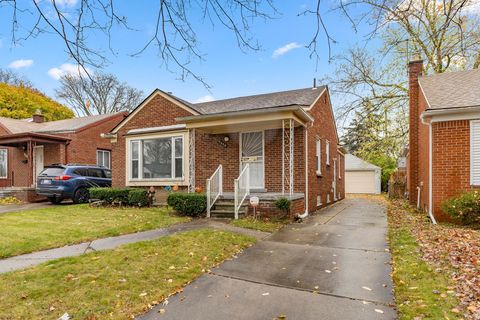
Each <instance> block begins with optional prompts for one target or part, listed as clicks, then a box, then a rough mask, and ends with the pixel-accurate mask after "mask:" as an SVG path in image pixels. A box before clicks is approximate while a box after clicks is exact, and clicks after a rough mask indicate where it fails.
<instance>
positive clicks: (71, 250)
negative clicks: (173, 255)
mask: <svg viewBox="0 0 480 320" xmlns="http://www.w3.org/2000/svg"><path fill="white" fill-rule="evenodd" d="M203 228H211V229H217V230H225V231H232V232H236V233H241V234H245V235H249V236H252V237H255V238H257V239H259V240H260V239H263V238H266V237H267V236H269V235H270V233H266V232H261V231H256V230H249V229H243V228H237V227H235V226H232V225H229V224H227V223H224V222H221V221H216V220H207V219H201V220H194V221H191V222H187V223H182V224H176V225H172V226H170V227H167V228H160V229H154V230H149V231H143V232H137V233H131V234H126V235H122V236H117V237H109V238H102V239H97V240H93V241H90V242H83V243H80V244H75V245H70V246H65V247H60V248H55V249H49V250H43V251H37V252H33V253H29V254H23V255H19V256H14V257H11V258H7V259H2V260H0V274H1V273H5V272H10V271H15V270H20V269H24V268H27V267H31V266H34V265H37V264H40V263H44V262H47V261H50V260H54V259H60V258H65V257H73V256H79V255H81V254H84V253H88V252H92V251H100V250H107V249H114V248H116V247H118V246H121V245H124V244H128V243H134V242H140V241H146V240H153V239H157V238H159V237H163V236H168V235H171V234H174V233H178V232H185V231H190V230H197V229H203Z"/></svg>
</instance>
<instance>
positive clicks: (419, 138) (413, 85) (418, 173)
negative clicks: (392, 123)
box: [407, 61, 429, 208]
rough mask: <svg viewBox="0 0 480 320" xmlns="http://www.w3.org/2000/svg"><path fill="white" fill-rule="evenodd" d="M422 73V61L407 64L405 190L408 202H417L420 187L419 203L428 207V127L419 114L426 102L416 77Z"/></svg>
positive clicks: (423, 109) (423, 206) (424, 107)
mask: <svg viewBox="0 0 480 320" xmlns="http://www.w3.org/2000/svg"><path fill="white" fill-rule="evenodd" d="M422 73H423V61H413V62H410V64H409V154H408V160H407V161H408V165H407V177H408V178H407V181H408V183H407V191H408V193H409V199H410V203H412V204H414V205H416V203H417V187H420V188H421V196H420V198H421V201H420V202H421V204H420V206H421V207H422V208H425V205H427V207H428V173H429V171H428V167H429V164H428V163H429V162H428V161H429V160H428V157H429V150H428V148H429V143H428V142H429V129H428V126H427V125H424V124H422V122H421V119H420V115H421V113H422V112H423V111H425V110H426V108H427V103H426V101H425V98H424V97H423V94H422V92H421V90H420V86H419V83H418V77H419V76H421V75H422Z"/></svg>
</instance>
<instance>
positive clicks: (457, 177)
mask: <svg viewBox="0 0 480 320" xmlns="http://www.w3.org/2000/svg"><path fill="white" fill-rule="evenodd" d="M432 146H433V148H432V158H433V163H432V173H433V174H432V185H433V189H432V198H433V199H432V200H433V213H434V215H435V218H437V219H438V220H440V221H442V220H448V217H447V216H446V215H445V214H443V213H442V211H441V209H440V204H441V202H442V201H443V200H445V199H447V198H450V197H453V196H455V195H458V194H459V193H461V192H462V191H466V190H471V189H473V187H472V186H470V122H469V121H468V120H460V121H448V122H437V123H433V124H432Z"/></svg>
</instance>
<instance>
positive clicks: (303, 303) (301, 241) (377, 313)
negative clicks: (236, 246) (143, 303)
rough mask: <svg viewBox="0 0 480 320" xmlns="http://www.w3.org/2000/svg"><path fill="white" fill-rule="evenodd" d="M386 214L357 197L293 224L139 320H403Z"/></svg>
mask: <svg viewBox="0 0 480 320" xmlns="http://www.w3.org/2000/svg"><path fill="white" fill-rule="evenodd" d="M386 237H387V218H386V208H385V207H384V206H383V205H382V204H380V203H378V202H375V201H373V200H369V199H367V198H352V199H346V200H344V201H341V202H339V203H337V204H335V205H333V206H331V207H330V208H327V209H324V210H321V211H320V213H319V214H317V215H314V216H312V217H310V218H309V219H307V220H306V221H305V222H304V223H301V224H291V225H289V226H287V227H285V228H283V229H282V230H281V231H279V232H277V233H276V234H274V235H272V236H270V237H268V238H267V239H266V240H264V241H260V242H258V243H257V244H256V245H254V246H252V247H251V248H248V249H247V250H245V252H244V253H242V254H241V255H239V256H238V257H235V258H234V259H232V260H230V261H227V262H225V263H223V264H222V265H220V266H219V267H218V268H215V269H213V270H212V271H211V273H210V274H206V275H204V276H202V277H200V278H199V279H197V280H196V281H194V282H192V283H191V284H189V285H188V286H186V287H185V289H184V291H183V292H181V293H179V294H177V295H175V296H172V297H170V298H169V299H168V301H167V302H165V303H163V304H161V305H159V306H157V307H155V308H154V309H153V310H151V311H150V312H149V313H147V314H145V315H142V316H140V317H138V318H139V319H199V320H200V319H229V320H232V319H395V318H396V311H395V309H394V308H393V305H394V300H393V295H392V281H391V277H390V272H391V266H390V254H389V252H388V245H387V242H386Z"/></svg>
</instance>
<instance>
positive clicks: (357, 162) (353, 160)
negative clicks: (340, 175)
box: [345, 154, 380, 171]
mask: <svg viewBox="0 0 480 320" xmlns="http://www.w3.org/2000/svg"><path fill="white" fill-rule="evenodd" d="M377 169H380V167H377V166H376V165H373V164H371V163H370V162H367V161H365V160H363V159H360V158H359V157H356V156H354V155H353V154H346V155H345V170H346V171H349V170H351V171H373V170H377Z"/></svg>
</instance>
